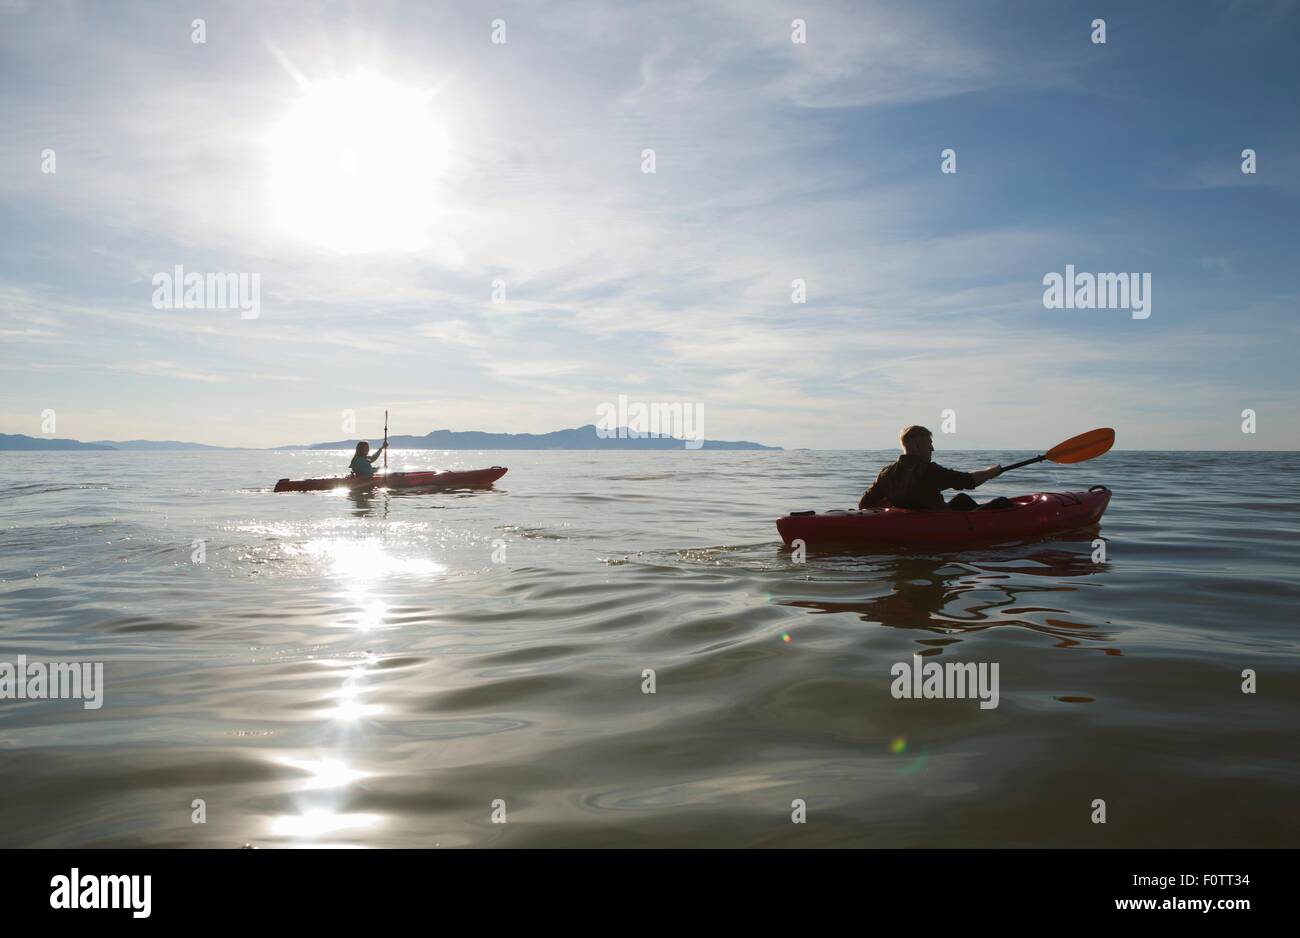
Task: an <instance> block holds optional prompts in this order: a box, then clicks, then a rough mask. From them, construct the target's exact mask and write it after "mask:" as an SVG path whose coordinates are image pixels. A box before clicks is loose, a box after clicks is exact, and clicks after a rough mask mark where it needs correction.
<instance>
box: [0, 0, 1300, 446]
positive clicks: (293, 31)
mask: <svg viewBox="0 0 1300 938" xmlns="http://www.w3.org/2000/svg"><path fill="white" fill-rule="evenodd" d="M195 17H201V18H202V19H203V21H204V22H203V24H202V28H203V34H202V36H201V38H203V39H204V40H205V41H203V42H195V41H194V39H195V38H196V35H198V34H197V33H196V31H195V30H196V27H195V26H194V24H193V23H192V20H193V19H194V18H195ZM1099 17H1100V18H1102V19H1104V20H1105V29H1106V41H1105V43H1104V44H1103V43H1097V42H1094V41H1093V37H1094V28H1093V26H1092V22H1093V20H1094V19H1096V18H1099ZM796 18H798V19H801V20H802V21H803V22H804V24H805V27H806V28H805V32H804V37H805V38H806V41H804V42H794V41H792V35H794V32H793V30H792V22H793V21H794V20H795V19H796ZM497 19H499V20H501V21H504V39H505V41H504V42H501V41H499V40H500V39H501V38H502V36H501V24H500V23H497V24H494V22H493V21H494V20H497ZM494 32H495V35H494ZM494 38H495V39H497V40H498V41H493V40H494ZM1298 90H1300V4H1298V3H1297V2H1269V0H1252V2H1240V3H1233V2H1214V3H1210V2H1204V3H1201V2H1170V3H1161V2H1144V3H1140V4H1133V3H1121V4H1107V3H1095V2H1094V3H1072V2H1060V3H1051V4H1044V3H1038V2H1031V0H1023V2H1015V3H1000V2H964V0H963V2H953V3H941V2H925V3H905V2H892V3H874V2H866V0H863V2H852V3H847V2H846V3H821V2H807V0H800V2H797V3H789V2H769V0H711V2H691V3H685V2H683V3H674V2H655V3H644V4H636V3H627V2H609V3H601V2H581V3H578V2H574V3H561V2H547V3H541V2H537V3H511V2H501V3H497V4H494V5H491V7H490V8H487V7H484V6H483V5H481V4H475V3H428V2H410V3H396V2H356V3H329V2H325V3H316V4H295V3H290V2H284V3H275V4H266V3H262V2H248V3H242V2H222V3H199V4H187V5H183V6H180V7H178V6H177V5H175V4H174V3H156V4H155V3H114V4H103V3H93V2H86V3H74V2H62V0H50V2H35V0H33V2H25V0H0V126H2V127H3V128H4V133H3V134H2V135H0V214H2V215H3V218H4V224H3V225H2V226H0V376H2V377H0V432H8V433H26V434H29V435H32V436H40V435H53V436H57V437H71V438H75V439H82V440H96V439H138V438H144V439H182V440H190V441H197V442H204V443H213V444H220V445H230V446H276V445H282V444H290V443H306V442H313V441H319V440H332V439H338V438H340V437H343V436H368V437H370V438H376V437H378V436H379V435H380V434H381V432H382V420H383V417H382V415H383V411H384V410H385V409H388V410H389V411H390V412H391V416H390V423H389V426H390V431H391V432H393V433H403V434H423V433H425V432H428V431H430V430H435V429H444V428H445V429H451V430H487V431H493V432H546V431H550V430H556V429H561V428H565V427H574V426H580V425H583V424H588V423H594V422H596V418H597V413H598V408H599V407H600V406H601V405H602V404H604V403H609V402H615V401H617V400H618V398H619V396H620V395H624V396H626V398H627V399H629V400H630V401H640V402H647V403H651V402H664V403H671V402H677V403H682V404H684V405H690V406H692V407H695V408H696V409H697V413H698V415H699V416H700V418H701V423H702V426H703V435H704V436H706V437H708V438H710V439H726V440H735V439H746V440H754V441H759V442H763V443H768V444H772V445H780V446H785V447H787V448H791V447H813V448H886V447H892V446H894V445H895V442H896V439H897V434H898V430H899V428H900V427H902V426H904V425H906V424H912V423H922V424H926V425H929V426H930V427H931V428H932V429H934V430H936V431H940V430H941V425H942V424H943V422H944V414H945V412H946V411H949V412H951V416H950V419H949V421H948V429H950V430H951V431H952V432H951V433H945V434H942V435H941V436H940V439H937V440H936V446H937V447H938V448H940V449H982V448H1016V449H1027V450H1034V451H1041V450H1043V449H1045V448H1047V447H1050V446H1052V445H1054V444H1055V443H1057V442H1059V441H1060V440H1062V439H1064V438H1065V437H1067V436H1071V435H1073V434H1075V433H1079V432H1083V431H1084V430H1087V429H1090V428H1092V427H1095V426H1113V427H1115V428H1116V430H1117V434H1118V437H1117V443H1116V448H1118V449H1300V381H1297V377H1296V365H1295V361H1294V360H1295V358H1296V356H1297V352H1298V351H1300V341H1297V340H1300V318H1298V314H1300V284H1298V283H1297V280H1296V276H1295V272H1296V270H1297V269H1298V267H1300V264H1298V263H1297V257H1296V253H1297V247H1300V100H1298ZM949 148H950V149H951V150H952V151H954V152H955V160H956V163H955V165H956V172H955V173H944V172H942V171H941V170H942V168H943V167H942V162H943V159H942V155H941V154H942V152H943V151H944V150H946V149H949ZM1247 148H1250V149H1252V150H1254V151H1255V153H1256V161H1257V162H1256V172H1255V173H1253V174H1245V173H1243V172H1242V171H1241V167H1242V151H1243V150H1244V149H1247ZM647 150H650V151H653V157H654V167H653V169H654V172H646V171H645V169H646V168H647V163H646V155H645V151H647ZM50 151H52V152H53V159H54V164H53V168H54V172H49V171H48V170H49V169H50V168H51V167H50V163H49V159H48V157H49V154H50ZM1067 264H1069V265H1073V266H1074V268H1075V269H1076V270H1078V271H1088V272H1140V273H1147V274H1150V277H1151V284H1152V286H1151V307H1150V315H1149V316H1148V317H1147V318H1144V319H1142V318H1134V317H1133V316H1132V315H1131V313H1130V311H1129V310H1126V309H1048V308H1045V306H1044V302H1043V293H1044V286H1043V278H1044V276H1045V275H1047V274H1049V273H1052V272H1057V273H1064V271H1065V269H1066V265H1067ZM177 265H181V266H182V268H183V270H184V271H186V272H200V273H201V274H207V273H222V274H229V273H233V274H243V275H245V276H247V277H249V278H250V279H249V280H247V281H246V282H247V283H251V282H252V280H251V277H252V276H253V275H256V277H257V282H258V284H259V286H258V289H259V293H258V299H259V302H258V311H257V312H258V314H257V316H256V318H244V317H243V316H241V313H240V310H239V309H238V308H230V307H229V306H227V307H225V308H193V309H186V308H161V309H160V308H158V305H159V304H157V303H156V302H155V294H156V292H157V291H156V281H155V277H156V275H159V274H163V273H167V274H170V273H171V272H172V271H174V269H175V267H176V266H177ZM795 281H802V282H803V283H804V284H805V285H806V297H805V302H793V301H792V299H793V286H792V285H793V284H794V282H795ZM494 293H495V295H494ZM1247 409H1249V410H1251V411H1253V412H1254V414H1255V432H1254V433H1243V432H1242V425H1243V417H1242V412H1243V411H1244V410H1247ZM47 411H53V413H54V415H55V420H56V425H55V432H53V433H45V432H43V431H44V428H45V427H48V423H46V424H44V425H43V423H42V419H43V418H42V415H43V414H44V413H45V412H47ZM345 411H350V412H352V413H353V414H355V420H356V430H355V432H353V433H349V432H345V431H346V428H345V427H344V425H343V423H342V421H343V419H344V412H345Z"/></svg>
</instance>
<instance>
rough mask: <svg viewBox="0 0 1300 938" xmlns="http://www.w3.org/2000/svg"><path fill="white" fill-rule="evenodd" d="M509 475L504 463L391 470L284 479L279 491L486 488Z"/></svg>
mask: <svg viewBox="0 0 1300 938" xmlns="http://www.w3.org/2000/svg"><path fill="white" fill-rule="evenodd" d="M505 474H506V467H505V466H493V467H492V468H490V469H467V470H463V471H460V470H453V471H447V472H388V473H380V474H378V475H375V476H373V477H371V478H369V479H363V478H360V477H359V476H337V477H335V478H332V479H281V480H280V481H279V482H277V483H275V490H276V491H277V492H327V491H332V490H333V489H352V490H354V491H356V490H358V489H380V488H382V489H473V488H485V487H486V486H489V485H491V484H492V483H493V482H495V481H496V480H497V479H499V478H501V477H502V476H503V475H505Z"/></svg>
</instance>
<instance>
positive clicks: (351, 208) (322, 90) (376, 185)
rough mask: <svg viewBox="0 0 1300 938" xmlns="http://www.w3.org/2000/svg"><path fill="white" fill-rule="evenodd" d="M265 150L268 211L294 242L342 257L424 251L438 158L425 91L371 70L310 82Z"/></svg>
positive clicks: (441, 153) (441, 164) (441, 157)
mask: <svg viewBox="0 0 1300 938" xmlns="http://www.w3.org/2000/svg"><path fill="white" fill-rule="evenodd" d="M270 144H271V161H272V165H271V206H272V212H273V214H274V216H275V219H276V221H277V223H278V224H280V225H281V226H282V227H283V228H284V229H285V230H286V231H288V232H289V233H291V234H292V235H294V236H295V237H298V238H301V239H304V240H307V241H310V242H312V243H315V244H318V245H320V246H322V247H327V248H332V249H334V250H338V251H345V252H363V251H364V252H369V251H412V250H418V249H420V248H423V247H426V246H427V245H428V243H429V228H430V226H431V224H432V222H433V216H434V209H435V198H434V196H435V186H436V181H437V178H438V175H439V174H440V173H441V172H442V170H443V169H444V168H445V166H446V160H447V144H446V137H445V135H444V133H443V131H442V129H441V127H439V126H438V123H437V121H436V120H435V116H434V113H433V110H432V108H431V106H430V95H429V93H428V92H424V91H417V90H413V89H411V88H407V87H404V86H402V85H399V84H396V83H394V82H392V81H389V80H388V79H386V78H382V77H380V76H378V75H375V74H373V73H371V72H357V73H356V74H355V75H352V76H351V77H348V78H342V79H335V80H331V81H323V82H316V83H314V84H312V85H310V86H309V87H308V88H307V90H306V93H305V94H304V96H303V98H302V99H301V100H300V101H299V102H297V103H296V104H295V105H294V106H293V108H292V109H291V110H290V111H289V113H288V114H287V115H286V116H285V118H284V120H282V121H281V122H280V124H279V125H278V126H277V127H276V128H275V130H274V131H273V132H272V134H271V138H270Z"/></svg>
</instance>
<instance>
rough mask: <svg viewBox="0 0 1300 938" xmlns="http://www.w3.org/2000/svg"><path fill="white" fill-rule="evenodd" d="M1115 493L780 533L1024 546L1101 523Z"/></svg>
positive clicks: (1034, 498) (887, 512)
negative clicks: (1021, 542)
mask: <svg viewBox="0 0 1300 938" xmlns="http://www.w3.org/2000/svg"><path fill="white" fill-rule="evenodd" d="M1110 495H1111V493H1110V489H1108V488H1106V487H1105V486H1101V485H1094V486H1093V487H1092V488H1091V489H1089V490H1088V491H1086V492H1036V493H1034V494H1033V495H1021V496H1019V497H1017V498H1013V499H1011V502H1012V503H1013V505H1014V507H1012V508H1007V509H1004V510H1001V511H911V510H908V509H903V508H873V509H868V510H866V511H831V512H826V513H823V514H816V513H812V512H809V513H807V514H795V515H786V516H785V517H782V518H778V519H777V522H776V529H777V530H778V531H779V532H781V540H782V541H784V542H785V545H786V546H787V547H789V546H791V545H792V544H793V543H794V542H795V541H800V540H801V541H803V543H804V545H805V546H807V547H810V548H821V547H884V548H890V547H929V548H941V549H942V548H949V547H954V548H955V547H970V546H976V545H980V544H997V543H1000V542H1003V541H1019V540H1026V539H1030V538H1035V537H1043V536H1045V535H1049V534H1058V533H1061V532H1063V531H1073V530H1077V529H1079V528H1087V527H1091V526H1092V525H1095V524H1096V523H1097V522H1098V521H1100V520H1101V516H1102V514H1104V513H1105V511H1106V506H1107V505H1109V504H1110Z"/></svg>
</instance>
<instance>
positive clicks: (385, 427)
mask: <svg viewBox="0 0 1300 938" xmlns="http://www.w3.org/2000/svg"><path fill="white" fill-rule="evenodd" d="M384 468H385V469H387V468H388V411H384Z"/></svg>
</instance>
